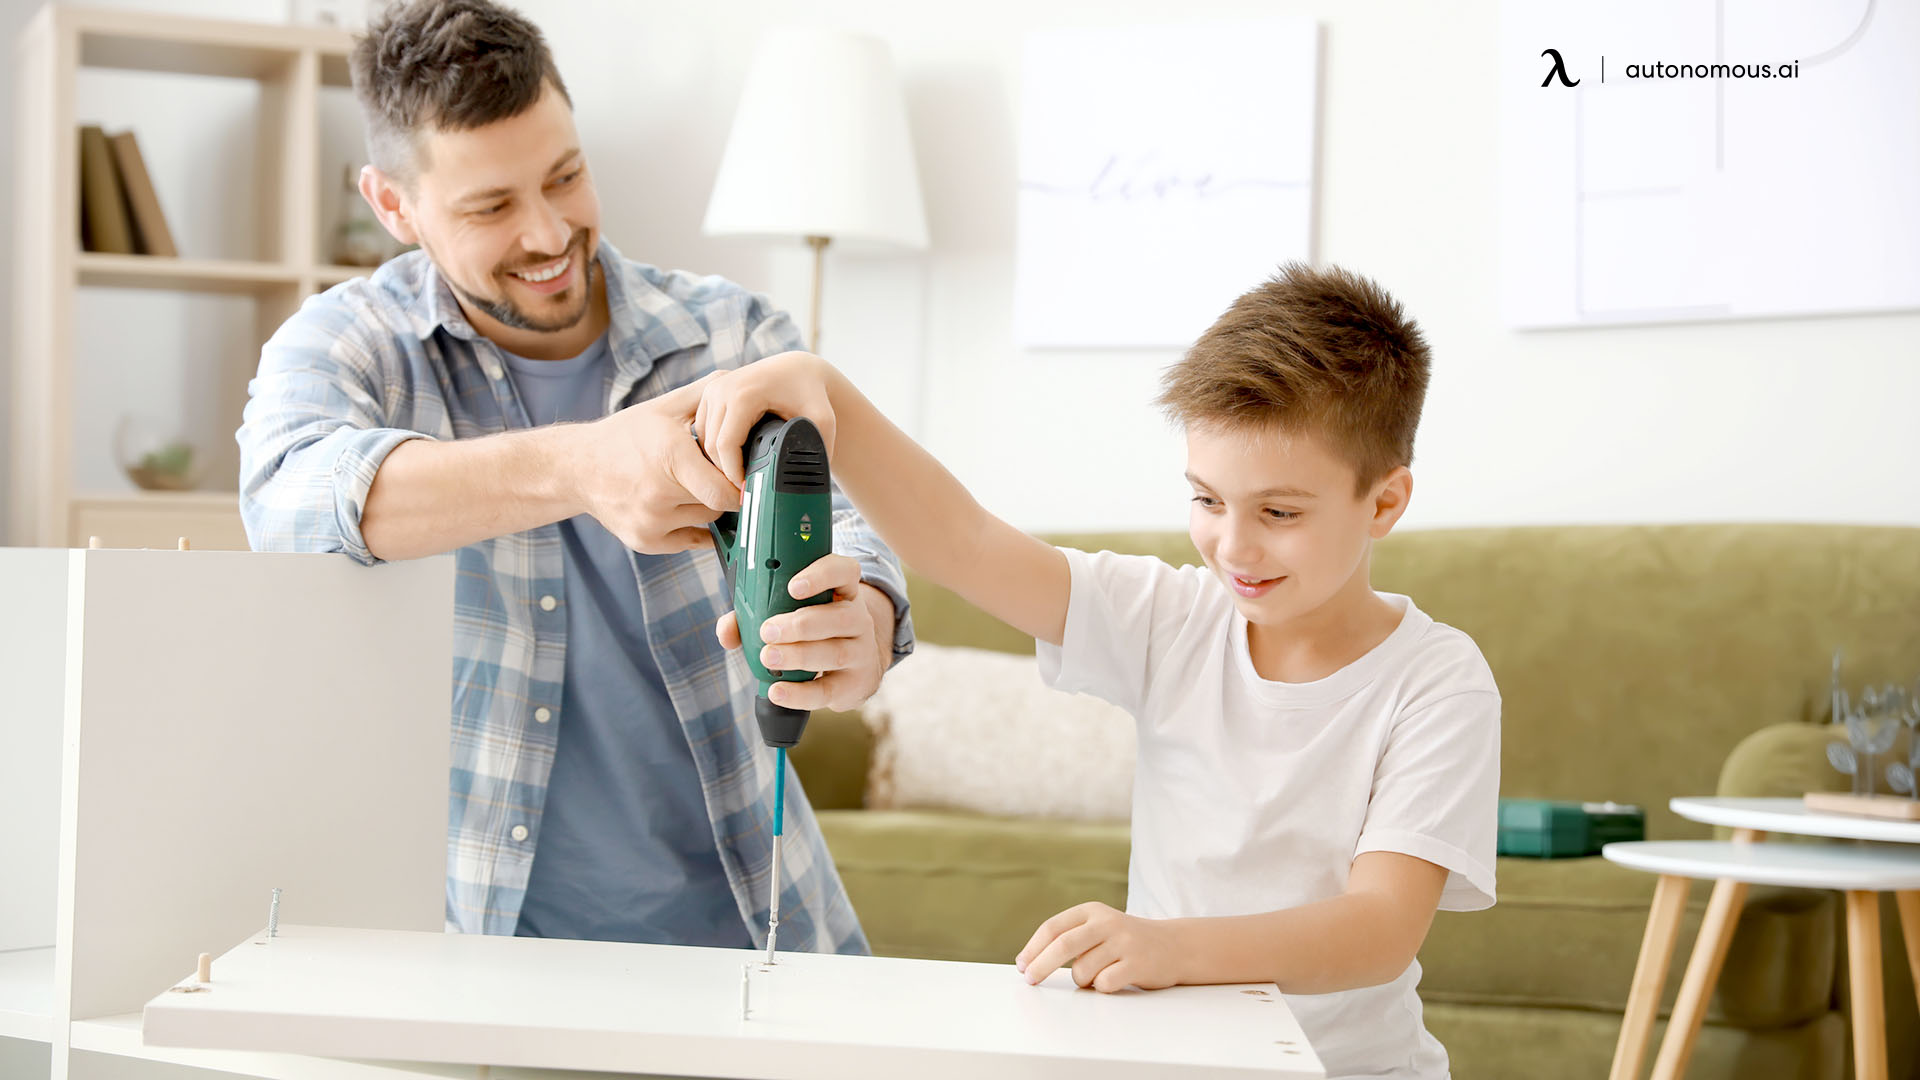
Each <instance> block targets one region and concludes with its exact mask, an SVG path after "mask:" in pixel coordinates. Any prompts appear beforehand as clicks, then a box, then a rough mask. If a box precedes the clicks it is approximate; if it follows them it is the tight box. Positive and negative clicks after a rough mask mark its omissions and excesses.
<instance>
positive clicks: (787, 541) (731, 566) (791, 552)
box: [710, 413, 833, 963]
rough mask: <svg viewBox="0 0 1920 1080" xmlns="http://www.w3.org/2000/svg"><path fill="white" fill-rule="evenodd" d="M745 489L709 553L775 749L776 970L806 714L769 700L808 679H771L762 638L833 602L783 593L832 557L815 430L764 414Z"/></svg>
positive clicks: (822, 447) (718, 524) (763, 732)
mask: <svg viewBox="0 0 1920 1080" xmlns="http://www.w3.org/2000/svg"><path fill="white" fill-rule="evenodd" d="M742 460H743V461H744V462H745V464H746V479H745V481H744V482H743V483H742V484H741V491H740V509H739V510H738V511H737V512H734V511H729V512H727V513H724V514H721V515H720V517H719V518H718V519H716V520H715V521H714V522H713V524H712V526H711V527H710V528H711V530H712V532H713V546H714V550H715V551H717V552H718V553H719V555H720V565H721V567H722V568H723V569H725V571H726V575H727V592H728V593H729V594H730V595H731V596H732V598H733V612H734V618H735V619H736V620H737V621H738V623H739V627H740V647H741V649H742V650H743V651H744V652H745V653H746V657H747V666H748V668H750V669H751V670H752V671H753V677H754V678H755V679H756V680H757V681H758V682H759V684H760V687H759V693H758V694H756V695H755V697H754V699H753V718H754V720H755V722H756V723H758V725H759V727H760V737H761V739H763V740H764V741H765V742H766V744H767V745H768V746H771V747H773V748H774V774H773V775H774V780H773V868H772V878H773V899H772V902H771V904H770V906H769V908H768V915H767V962H768V963H773V951H774V941H775V939H776V938H777V937H778V936H779V933H780V836H781V833H782V832H783V829H782V825H783V823H784V818H785V816H786V813H785V811H786V798H787V747H789V746H792V745H794V744H795V743H797V742H799V741H800V736H801V734H802V733H803V732H805V731H806V728H807V717H808V715H809V714H808V713H807V712H806V711H805V710H801V709H789V708H787V707H786V706H784V705H776V704H774V702H773V701H771V700H769V699H768V697H767V692H768V691H769V690H771V689H773V684H774V683H776V682H805V681H807V680H809V679H812V678H813V677H814V672H811V671H794V670H771V671H770V670H768V669H767V667H766V666H765V665H764V664H762V663H761V662H760V650H761V648H762V646H763V644H764V643H763V641H762V639H761V637H760V628H761V626H763V625H764V624H765V623H766V621H767V620H768V619H770V618H772V617H773V616H775V615H780V614H784V613H786V612H789V611H797V610H799V609H800V608H803V607H807V606H809V605H812V604H824V603H826V602H828V601H829V600H830V599H832V596H831V594H821V595H818V596H811V597H808V598H806V599H804V600H795V599H794V598H793V595H792V593H790V592H789V591H788V585H789V584H790V583H791V582H792V581H793V577H794V575H795V574H798V573H799V572H800V571H802V570H805V569H806V568H807V567H809V566H811V565H813V563H814V562H815V561H817V560H818V559H820V558H822V557H823V556H826V555H830V554H832V553H833V493H832V489H831V485H830V483H829V477H828V473H827V447H826V442H825V441H824V440H823V439H821V437H820V429H818V428H816V427H814V426H813V421H811V420H808V419H807V418H805V417H795V418H793V419H792V420H782V419H781V418H779V417H778V416H775V415H773V414H772V413H768V414H767V415H765V416H763V417H761V418H760V421H759V422H758V423H756V424H754V425H753V430H751V431H749V432H748V433H747V444H746V447H745V449H744V453H743V455H742Z"/></svg>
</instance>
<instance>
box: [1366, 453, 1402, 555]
mask: <svg viewBox="0 0 1920 1080" xmlns="http://www.w3.org/2000/svg"><path fill="white" fill-rule="evenodd" d="M1369 497H1370V498H1371V500H1372V502H1373V521H1372V522H1370V523H1369V524H1368V525H1367V533H1368V535H1370V536H1372V537H1373V538H1374V539H1375V540H1383V539H1385V538H1386V535H1387V534H1388V533H1390V532H1392V531H1393V527H1394V525H1395V524H1396V523H1398V522H1399V520H1400V515H1402V514H1404V513H1406V512H1407V503H1408V502H1409V501H1410V500H1412V498H1413V473H1412V472H1410V471H1409V470H1408V469H1407V467H1406V466H1405V465H1397V466H1395V467H1394V470H1393V471H1392V472H1390V473H1388V474H1387V475H1386V476H1384V477H1381V478H1380V481H1379V482H1378V483H1376V484H1374V485H1373V492H1372V493H1371V495H1370V496H1369Z"/></svg>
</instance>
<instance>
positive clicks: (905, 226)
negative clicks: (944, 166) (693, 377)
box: [703, 29, 927, 352]
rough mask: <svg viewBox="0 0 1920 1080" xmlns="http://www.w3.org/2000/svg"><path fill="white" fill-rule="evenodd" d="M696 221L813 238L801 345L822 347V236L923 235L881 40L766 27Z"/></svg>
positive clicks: (877, 242) (879, 240)
mask: <svg viewBox="0 0 1920 1080" xmlns="http://www.w3.org/2000/svg"><path fill="white" fill-rule="evenodd" d="M703 231H705V233H706V234H707V235H708V236H767V237H784V238H793V237H798V238H800V239H802V240H804V241H805V242H806V244H807V246H808V247H810V248H812V250H813V290H812V299H811V304H810V308H811V312H810V314H811V318H810V321H809V322H808V324H807V329H808V346H807V347H808V348H809V349H810V350H812V351H814V352H818V351H819V350H820V294H821V282H822V279H823V277H824V274H825V270H826V253H827V246H828V245H829V244H832V243H836V242H843V243H845V244H847V245H850V246H855V247H873V248H882V249H884V248H894V249H908V250H918V249H921V248H924V247H926V246H927V219H926V211H925V210H924V208H923V207H922V205H921V201H920V174H919V170H918V169H917V168H916V167H915V166H914V160H913V144H912V142H911V140H910V139H909V138H908V135H907V110H906V103H905V101H904V100H903V99H902V97H901V94H900V80H899V78H898V77H897V76H896V75H895V73H894V68H893V59H892V56H891V54H890V53H889V50H888V48H887V44H886V42H884V41H882V40H881V39H879V38H877V37H873V36H871V35H867V34H856V33H851V32H846V31H837V30H817V29H804V30H802V29H788V30H776V31H773V32H770V33H768V34H767V35H766V36H765V37H764V38H763V39H762V40H761V42H760V46H759V48H758V50H756V52H755V54H754V58H753V62H752V65H751V67H750V68H749V69H748V71H747V81H746V85H745V86H744V87H743V88H742V90H741V93H740V106H739V109H738V110H737V111H736V112H735V113H734V118H733V128H732V130H731V131H730V132H729V133H728V136H727V148H726V151H725V153H724V154H723V155H722V156H721V159H720V173H719V175H718V176H717V177H716V178H715V179H714V182H713V197H712V199H711V200H710V201H709V202H708V204H707V217H706V222H705V224H704V226H703Z"/></svg>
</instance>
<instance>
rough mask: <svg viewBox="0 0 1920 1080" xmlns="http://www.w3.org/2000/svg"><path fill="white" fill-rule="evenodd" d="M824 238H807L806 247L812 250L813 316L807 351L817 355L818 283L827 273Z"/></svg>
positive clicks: (818, 343) (818, 322) (818, 346)
mask: <svg viewBox="0 0 1920 1080" xmlns="http://www.w3.org/2000/svg"><path fill="white" fill-rule="evenodd" d="M828 242H829V238H828V237H825V236H809V237H807V246H808V247H810V248H812V249H813V314H812V318H811V319H810V320H809V321H808V323H807V351H808V352H810V353H813V354H815V355H816V356H817V355H819V352H820V282H821V281H822V279H823V278H824V277H825V276H826V271H827V243H828Z"/></svg>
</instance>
